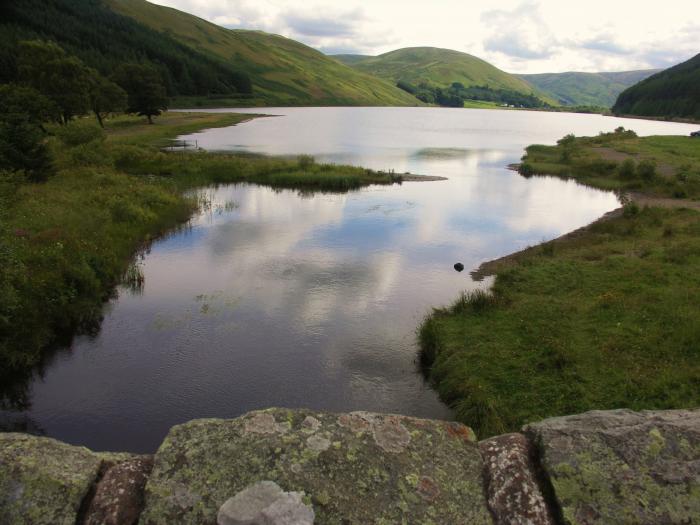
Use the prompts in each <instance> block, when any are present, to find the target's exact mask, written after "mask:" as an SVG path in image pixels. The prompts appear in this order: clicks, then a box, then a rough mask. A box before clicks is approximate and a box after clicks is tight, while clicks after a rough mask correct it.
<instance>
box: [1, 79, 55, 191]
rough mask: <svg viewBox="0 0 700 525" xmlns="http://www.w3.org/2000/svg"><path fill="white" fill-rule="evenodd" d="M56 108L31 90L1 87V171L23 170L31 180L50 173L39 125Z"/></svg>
mask: <svg viewBox="0 0 700 525" xmlns="http://www.w3.org/2000/svg"><path fill="white" fill-rule="evenodd" d="M53 115H55V106H53V104H52V103H51V101H50V100H48V99H47V98H46V97H44V96H43V95H41V93H39V92H38V91H36V90H35V89H33V88H30V87H26V86H17V85H13V84H7V85H2V86H0V170H8V171H24V172H26V173H27V174H28V175H29V177H30V179H32V180H34V181H41V180H45V179H46V178H47V177H48V176H49V175H50V174H51V172H52V171H53V168H52V165H51V158H50V156H49V151H48V148H47V146H46V143H45V134H44V133H43V128H42V124H43V123H44V122H46V120H48V119H50V118H51V117H52V116H53Z"/></svg>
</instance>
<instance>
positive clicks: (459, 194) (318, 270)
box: [24, 108, 617, 452]
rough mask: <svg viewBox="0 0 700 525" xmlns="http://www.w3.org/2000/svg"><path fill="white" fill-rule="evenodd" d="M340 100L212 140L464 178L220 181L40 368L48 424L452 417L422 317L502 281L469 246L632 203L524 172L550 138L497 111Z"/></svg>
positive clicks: (130, 437)
mask: <svg viewBox="0 0 700 525" xmlns="http://www.w3.org/2000/svg"><path fill="white" fill-rule="evenodd" d="M323 111H324V110H317V109H304V110H294V111H291V112H290V113H295V114H296V115H297V116H296V117H295V119H296V120H294V119H290V121H286V120H285V119H287V117H283V118H274V119H272V118H271V119H262V120H260V121H254V122H252V123H249V124H245V125H242V126H239V127H236V128H233V129H228V130H212V131H211V132H207V133H206V134H204V135H198V137H197V140H198V143H199V144H200V145H209V146H211V147H214V146H216V145H217V144H218V145H219V146H221V144H222V143H229V142H230V143H231V144H237V145H238V146H236V147H235V148H234V149H238V150H241V149H242V150H245V151H249V152H252V153H278V154H285V153H290V152H299V153H311V154H314V155H316V156H317V157H319V159H321V160H339V161H343V162H353V163H356V164H364V165H368V166H370V167H375V168H384V169H394V170H395V171H397V172H401V171H411V172H414V173H425V174H431V175H447V176H449V177H450V179H449V180H448V181H441V182H421V183H404V184H403V185H394V186H391V187H387V186H374V187H370V188H366V189H363V190H361V191H357V192H350V193H346V194H340V195H338V194H317V195H313V196H310V195H301V194H299V193H298V192H294V191H274V190H271V189H269V188H264V187H257V186H250V185H236V186H225V187H220V188H215V189H214V188H212V189H209V190H204V191H205V193H204V195H203V196H202V197H203V198H202V200H203V202H206V203H207V206H206V207H205V209H204V210H203V212H202V213H201V214H199V215H198V216H196V217H193V219H192V221H191V223H190V224H189V226H188V227H187V228H184V229H182V230H180V231H178V232H175V233H173V234H171V235H170V236H168V237H167V238H164V239H162V240H160V241H158V242H157V243H155V244H154V245H153V246H152V247H151V250H150V253H148V254H146V255H145V257H144V258H143V261H141V264H140V265H139V266H140V269H141V272H142V274H143V279H144V280H143V283H142V284H143V286H142V287H140V289H139V290H138V292H139V293H130V292H129V290H128V289H126V288H124V289H120V290H119V297H118V298H117V299H115V300H114V301H112V302H111V303H110V304H109V305H108V308H107V309H106V311H105V319H104V322H103V323H102V325H101V330H100V332H99V334H97V335H96V336H94V337H78V338H77V339H76V340H75V341H74V342H73V344H72V346H71V348H70V349H69V350H68V351H63V352H59V353H57V354H55V355H54V356H53V358H52V361H51V363H49V364H48V365H47V366H46V367H45V369H44V373H43V376H38V377H36V378H35V379H34V380H33V382H31V383H30V387H31V392H30V397H29V401H30V402H31V407H28V409H27V410H26V411H25V412H24V416H26V417H27V418H29V419H28V420H31V421H32V425H35V426H36V427H37V428H41V429H43V430H45V431H46V432H47V433H48V434H49V435H51V436H54V437H57V438H59V439H62V440H66V441H69V442H73V443H79V444H84V445H87V446H90V447H93V448H96V449H114V450H132V451H139V452H141V451H152V450H153V449H154V448H155V447H156V446H157V444H158V443H159V442H160V441H161V440H162V438H163V436H164V435H165V433H166V432H167V430H168V429H169V428H170V427H171V426H172V425H174V424H177V423H180V422H183V421H186V420H188V419H192V418H199V417H235V416H237V415H239V414H241V413H243V412H245V411H248V410H251V409H256V408H261V407H268V406H289V407H299V406H304V407H312V408H316V409H326V410H337V411H340V410H355V409H363V410H379V411H387V412H399V413H404V414H411V415H416V416H424V417H437V418H440V417H450V414H449V412H448V411H447V409H446V408H445V407H444V406H443V405H442V404H441V403H440V402H439V401H438V399H437V398H436V395H435V393H434V392H433V391H432V390H430V388H428V387H427V386H426V385H425V384H424V383H423V381H422V378H421V376H420V375H419V374H417V373H416V364H415V352H416V345H415V329H416V327H417V326H418V324H419V323H420V320H421V319H422V317H423V316H424V315H425V314H426V313H427V312H428V311H430V308H431V307H433V306H437V305H441V304H445V303H448V302H450V301H452V300H453V299H454V298H455V297H456V296H457V294H458V293H459V292H460V291H462V290H465V289H472V288H474V287H477V286H488V285H489V284H490V282H489V281H488V280H486V281H484V282H483V283H476V282H473V281H472V280H471V279H470V277H469V272H468V271H467V272H463V273H457V272H455V271H454V269H453V264H454V263H455V262H457V261H461V262H462V263H464V265H465V267H466V269H467V270H469V269H472V268H475V267H477V266H478V265H479V263H480V262H482V261H484V260H488V259H492V258H495V257H499V256H502V255H505V254H506V253H510V252H512V251H514V250H516V249H518V248H522V247H525V246H526V245H530V244H535V243H537V242H539V241H541V240H544V239H550V238H552V237H555V236H558V235H560V234H562V233H565V232H567V231H570V230H572V229H575V228H577V227H579V226H582V225H583V224H585V223H587V222H590V221H591V220H593V219H595V218H597V217H598V216H600V215H602V214H603V213H605V212H607V211H609V210H611V209H612V208H614V207H616V206H617V199H616V197H615V196H614V195H612V194H609V193H604V192H600V191H595V190H592V189H587V188H583V187H580V186H578V185H576V184H575V183H574V182H571V181H568V182H567V181H561V180H557V179H552V178H532V179H529V180H528V179H524V178H522V177H519V176H518V175H517V174H515V173H513V172H511V171H508V170H507V169H505V168H504V166H505V165H507V164H508V163H510V162H514V161H517V159H518V157H519V156H520V155H521V153H522V147H523V146H524V145H526V144H528V143H530V142H535V140H532V137H531V136H530V135H528V134H527V132H526V131H522V130H521V132H520V134H519V135H517V134H516V135H513V134H512V133H507V132H504V131H503V130H502V129H500V128H497V129H495V128H493V127H491V128H489V127H488V126H489V125H490V124H489V122H486V123H484V122H482V120H483V117H482V116H480V115H478V117H477V118H476V121H470V122H461V123H460V122H457V121H455V118H454V117H453V116H451V115H452V113H449V112H439V110H438V113H436V115H438V116H440V115H445V118H444V119H443V121H442V122H441V121H437V120H436V121H428V120H429V119H427V120H426V119H425V118H424V117H421V118H419V119H416V118H415V115H414V113H413V112H411V111H410V110H407V113H405V117H402V118H403V120H401V119H399V120H400V122H395V121H392V120H391V119H387V118H385V117H386V111H385V110H383V109H378V110H357V111H356V112H352V111H350V112H348V111H349V110H344V111H336V110H334V109H332V108H329V110H328V112H326V113H323ZM392 111H393V110H392ZM454 113H458V114H459V113H460V112H454ZM319 114H323V115H326V116H325V117H323V118H321V117H319ZM391 114H392V115H401V114H402V113H400V112H398V113H397V112H392V113H391ZM304 115H306V117H304V118H308V119H311V121H312V122H317V123H318V126H317V127H318V128H320V129H316V128H315V127H314V126H310V125H309V123H308V122H306V124H305V125H304V123H303V122H300V121H299V118H301V117H303V116H304ZM423 115H424V114H423ZM314 118H315V119H317V120H316V121H314V120H313V119H314ZM436 118H437V117H436ZM440 118H442V117H440ZM349 121H350V123H349ZM285 122H286V123H285ZM358 123H359V124H358ZM491 124H493V123H491ZM532 124H533V126H532V127H533V129H540V127H541V126H537V125H535V124H537V123H536V122H534V121H533V122H532ZM358 125H361V126H362V127H361V128H360V129H358V128H357V126H358ZM248 126H250V127H248ZM515 127H517V126H515ZM582 127H585V126H582ZM311 128H313V129H311ZM299 129H304V130H305V131H304V133H299V131H298V130H299ZM475 129H477V130H478V133H476V132H475V131H474V130H475ZM306 130H309V131H308V133H306ZM549 132H550V133H551V134H554V133H555V132H556V133H559V132H560V130H559V129H555V130H553V131H552V130H550V131H549ZM460 134H461V135H460ZM562 134H563V133H562ZM455 135H457V136H455ZM494 135H495V136H494ZM532 136H534V138H539V137H541V134H538V133H537V132H532ZM558 136H561V135H558ZM217 141H218V142H217ZM499 143H502V145H501V146H500V147H499V146H498V144H499ZM25 401H26V399H25Z"/></svg>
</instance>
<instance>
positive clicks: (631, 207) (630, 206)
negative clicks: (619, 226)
mask: <svg viewBox="0 0 700 525" xmlns="http://www.w3.org/2000/svg"><path fill="white" fill-rule="evenodd" d="M622 215H624V216H625V217H634V216H635V215H639V205H637V203H636V202H634V201H632V202H628V203H627V204H625V206H624V207H623V208H622Z"/></svg>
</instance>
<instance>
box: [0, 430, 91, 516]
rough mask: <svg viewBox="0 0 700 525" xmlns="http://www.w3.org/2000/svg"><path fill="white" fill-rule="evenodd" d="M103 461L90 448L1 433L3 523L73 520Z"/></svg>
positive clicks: (0, 484) (0, 510) (0, 492)
mask: <svg viewBox="0 0 700 525" xmlns="http://www.w3.org/2000/svg"><path fill="white" fill-rule="evenodd" d="M101 464H102V459H101V458H100V457H99V456H98V455H97V454H95V453H93V452H90V451H89V450H88V449H86V448H82V447H72V446H70V445H66V444H64V443H61V442H59V441H56V440H54V439H49V438H44V437H35V436H30V435H26V434H16V433H9V434H0V523H3V524H5V523H7V524H10V523H11V524H13V525H14V524H25V523H26V524H32V525H43V524H46V525H74V524H75V522H76V516H77V515H78V511H79V510H80V506H81V504H82V502H83V499H84V498H85V497H86V496H87V494H88V492H89V491H90V489H91V487H92V485H93V482H94V480H95V479H96V478H97V475H98V472H99V469H100V466H101Z"/></svg>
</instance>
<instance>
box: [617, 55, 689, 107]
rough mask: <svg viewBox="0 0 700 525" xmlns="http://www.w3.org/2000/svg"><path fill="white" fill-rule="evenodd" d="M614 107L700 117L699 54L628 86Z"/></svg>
mask: <svg viewBox="0 0 700 525" xmlns="http://www.w3.org/2000/svg"><path fill="white" fill-rule="evenodd" d="M612 109H613V112H614V113H615V114H620V115H636V116H641V117H663V118H683V119H693V120H700V54H698V55H696V56H694V57H693V58H691V59H689V60H687V61H685V62H683V63H681V64H678V65H676V66H673V67H671V68H669V69H666V70H664V71H661V72H660V73H657V74H655V75H652V76H650V77H648V78H646V79H644V80H642V81H641V82H639V83H638V84H635V85H634V86H632V87H630V88H628V89H626V90H625V91H623V92H622V93H621V94H620V96H619V97H618V99H617V102H615V105H614V106H613V108H612Z"/></svg>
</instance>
